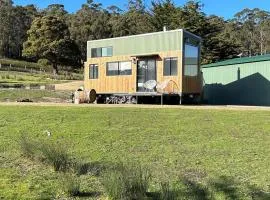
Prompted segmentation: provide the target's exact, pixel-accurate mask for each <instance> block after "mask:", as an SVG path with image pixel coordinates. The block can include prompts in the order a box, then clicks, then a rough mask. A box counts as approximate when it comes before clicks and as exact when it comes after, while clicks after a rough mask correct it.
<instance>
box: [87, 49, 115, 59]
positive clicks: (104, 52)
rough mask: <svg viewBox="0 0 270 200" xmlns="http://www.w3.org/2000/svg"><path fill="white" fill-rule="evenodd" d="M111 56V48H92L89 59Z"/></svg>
mask: <svg viewBox="0 0 270 200" xmlns="http://www.w3.org/2000/svg"><path fill="white" fill-rule="evenodd" d="M108 56H112V47H102V48H92V49H91V57H92V58H97V57H108Z"/></svg>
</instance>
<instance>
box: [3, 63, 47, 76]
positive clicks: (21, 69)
mask: <svg viewBox="0 0 270 200" xmlns="http://www.w3.org/2000/svg"><path fill="white" fill-rule="evenodd" d="M0 71H18V72H27V73H31V74H46V73H52V70H48V69H46V70H45V69H43V68H41V67H40V68H39V69H37V68H32V67H29V66H26V65H25V66H24V67H17V66H14V65H12V64H1V63H0Z"/></svg>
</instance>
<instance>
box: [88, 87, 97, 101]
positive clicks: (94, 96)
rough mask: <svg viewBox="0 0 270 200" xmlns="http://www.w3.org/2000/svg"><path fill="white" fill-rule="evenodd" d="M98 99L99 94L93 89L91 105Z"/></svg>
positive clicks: (90, 94) (90, 95)
mask: <svg viewBox="0 0 270 200" xmlns="http://www.w3.org/2000/svg"><path fill="white" fill-rule="evenodd" d="M96 99H97V93H96V90H94V89H92V90H91V91H90V92H89V103H94V102H95V101H96Z"/></svg>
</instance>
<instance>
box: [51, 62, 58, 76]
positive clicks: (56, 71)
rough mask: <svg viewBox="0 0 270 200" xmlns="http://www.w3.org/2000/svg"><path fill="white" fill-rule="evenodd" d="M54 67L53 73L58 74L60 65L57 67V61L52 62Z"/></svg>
mask: <svg viewBox="0 0 270 200" xmlns="http://www.w3.org/2000/svg"><path fill="white" fill-rule="evenodd" d="M52 67H53V75H54V76H57V75H58V67H57V63H53V64H52Z"/></svg>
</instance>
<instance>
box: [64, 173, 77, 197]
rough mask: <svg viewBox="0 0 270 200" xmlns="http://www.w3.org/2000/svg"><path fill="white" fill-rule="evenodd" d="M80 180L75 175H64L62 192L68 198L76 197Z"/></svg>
mask: <svg viewBox="0 0 270 200" xmlns="http://www.w3.org/2000/svg"><path fill="white" fill-rule="evenodd" d="M80 185H81V184H80V180H79V178H78V177H76V176H75V175H71V174H64V178H63V186H64V191H65V192H66V193H67V194H68V195H69V196H73V197H74V196H78V195H79V194H80Z"/></svg>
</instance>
